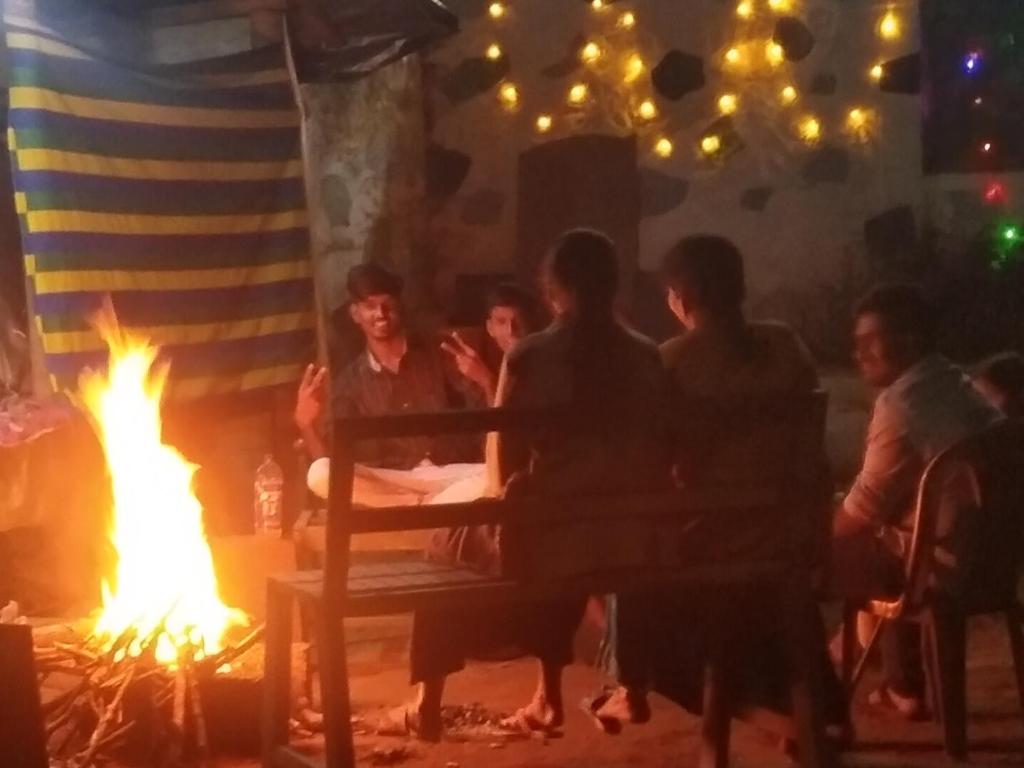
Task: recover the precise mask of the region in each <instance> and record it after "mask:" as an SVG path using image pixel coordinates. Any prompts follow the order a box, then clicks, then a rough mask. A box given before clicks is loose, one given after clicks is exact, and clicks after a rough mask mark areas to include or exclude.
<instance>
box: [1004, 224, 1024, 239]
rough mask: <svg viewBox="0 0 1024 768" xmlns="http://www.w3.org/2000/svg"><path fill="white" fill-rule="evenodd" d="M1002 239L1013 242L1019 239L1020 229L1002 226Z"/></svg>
mask: <svg viewBox="0 0 1024 768" xmlns="http://www.w3.org/2000/svg"><path fill="white" fill-rule="evenodd" d="M1003 240H1005V241H1006V242H1008V243H1014V242H1016V241H1017V240H1020V230H1019V229H1018V228H1017V227H1013V226H1010V227H1004V228H1003Z"/></svg>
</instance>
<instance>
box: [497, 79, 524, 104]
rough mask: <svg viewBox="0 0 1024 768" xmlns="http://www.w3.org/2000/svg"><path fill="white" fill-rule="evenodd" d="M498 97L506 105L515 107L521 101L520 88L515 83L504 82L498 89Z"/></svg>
mask: <svg viewBox="0 0 1024 768" xmlns="http://www.w3.org/2000/svg"><path fill="white" fill-rule="evenodd" d="M498 97H499V98H500V99H501V101H502V103H503V104H504V105H505V106H506V107H514V106H516V105H517V104H518V103H519V89H518V88H516V86H515V83H504V84H503V85H502V86H501V89H500V90H499V91H498Z"/></svg>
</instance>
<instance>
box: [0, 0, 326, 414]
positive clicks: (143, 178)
mask: <svg viewBox="0 0 1024 768" xmlns="http://www.w3.org/2000/svg"><path fill="white" fill-rule="evenodd" d="M15 7H21V8H24V3H23V2H22V3H17V6H16V4H15V3H10V2H9V3H8V7H7V9H6V12H5V24H6V39H7V46H8V51H9V57H10V58H9V61H10V121H9V128H8V140H9V146H10V149H11V152H12V166H13V172H14V188H15V195H16V202H17V208H18V212H19V215H20V217H21V222H22V240H23V246H24V253H25V265H26V272H27V274H28V277H29V291H30V293H31V303H32V310H33V312H34V315H35V320H36V324H37V330H38V332H39V335H40V337H41V339H42V343H43V348H44V352H45V360H46V366H47V369H48V372H49V374H50V376H51V378H52V380H53V383H54V384H55V385H56V386H57V387H60V388H74V386H75V383H76V380H77V376H78V373H79V371H80V370H81V369H82V368H83V367H85V366H101V365H103V363H104V360H105V351H104V348H103V345H102V342H101V341H100V339H99V337H98V335H97V334H96V333H95V332H94V331H93V330H92V329H91V328H90V325H89V320H88V318H89V316H90V314H91V313H92V312H93V311H94V310H95V309H96V308H97V307H98V306H99V304H100V302H101V301H102V299H103V297H104V296H105V295H107V294H109V295H110V296H111V297H112V299H113V303H114V307H115V309H116V310H117V313H118V317H119V319H120V320H121V322H122V324H123V325H125V326H128V327H130V328H132V329H137V330H138V331H140V332H142V333H144V334H146V335H148V336H149V337H151V338H152V339H153V340H154V341H155V342H156V343H158V344H160V345H161V346H162V347H163V348H164V352H165V353H166V354H167V356H168V357H169V359H170V361H171V376H170V384H169V395H170V396H171V397H173V398H175V399H191V398H196V397H203V396H207V395H214V394H226V393H232V392H240V391H247V390H255V389H260V388H264V387H269V386H274V385H278V384H284V383H287V382H290V381H293V380H295V379H297V377H298V375H299V373H300V369H301V364H302V362H303V361H304V360H306V359H307V358H308V357H309V355H310V353H311V349H312V347H313V343H314V330H313V329H314V325H315V318H314V311H313V289H312V279H311V267H310V260H309V243H308V231H307V224H306V209H305V201H304V196H303V181H302V162H301V156H300V141H299V129H298V114H297V110H296V108H295V103H294V99H293V96H292V91H291V86H290V83H289V80H288V73H287V70H286V69H285V66H284V57H283V52H282V51H281V50H280V49H279V48H267V49H260V50H258V51H253V52H250V53H246V54H241V55H235V56H230V57H224V58H220V59H214V60H206V61H203V62H198V63H190V64H187V65H175V66H164V67H160V68H153V67H144V66H139V65H135V64H132V63H128V62H127V61H126V60H125V59H121V60H118V59H116V58H115V57H114V56H108V55H107V54H105V53H100V52H98V51H105V50H107V49H108V46H104V45H103V44H102V43H103V41H102V39H101V40H99V41H98V43H99V44H98V45H96V42H97V41H96V40H95V36H93V37H92V38H91V39H90V42H92V43H94V46H95V47H90V48H88V49H87V48H85V47H84V46H83V45H82V44H81V43H76V40H77V41H81V40H83V39H84V38H83V35H82V34H81V29H82V27H81V26H80V24H81V22H80V20H79V19H76V18H61V19H56V18H54V19H41V18H40V17H39V16H35V17H32V18H28V17H26V16H25V15H24V14H21V15H18V14H15V13H14V12H13V10H12V9H13V8H15ZM116 49H117V45H116V43H115V42H114V41H110V43H109V50H116Z"/></svg>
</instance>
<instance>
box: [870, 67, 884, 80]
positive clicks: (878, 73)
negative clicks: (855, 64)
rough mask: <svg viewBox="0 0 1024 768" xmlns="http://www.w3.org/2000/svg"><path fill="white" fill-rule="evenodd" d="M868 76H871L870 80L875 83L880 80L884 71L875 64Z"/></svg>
mask: <svg viewBox="0 0 1024 768" xmlns="http://www.w3.org/2000/svg"><path fill="white" fill-rule="evenodd" d="M868 74H869V75H870V76H871V79H872V80H874V81H875V82H876V83H877V82H878V81H879V80H881V79H882V75H884V74H885V69H884V68H883V67H882V65H881V64H875V66H873V67H872V68H871V71H870V72H868Z"/></svg>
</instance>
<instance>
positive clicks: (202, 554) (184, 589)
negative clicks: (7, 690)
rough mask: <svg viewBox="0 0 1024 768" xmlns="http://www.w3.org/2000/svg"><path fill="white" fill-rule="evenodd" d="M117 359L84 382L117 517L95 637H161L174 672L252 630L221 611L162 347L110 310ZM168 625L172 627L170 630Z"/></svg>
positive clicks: (103, 332) (233, 613)
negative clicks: (171, 423)
mask: <svg viewBox="0 0 1024 768" xmlns="http://www.w3.org/2000/svg"><path fill="white" fill-rule="evenodd" d="M94 324H95V326H96V329H97V330H98V331H99V333H100V336H101V337H102V338H103V340H104V341H105V342H106V344H107V346H108V347H109V350H110V356H109V367H108V370H107V372H106V373H105V374H104V373H98V372H96V371H91V370H87V371H84V372H83V373H82V375H81V376H80V378H79V390H80V395H81V401H82V403H83V404H84V406H85V408H86V410H87V412H88V414H89V416H90V417H91V421H92V423H93V427H94V429H95V430H96V432H97V434H98V436H99V438H100V440H101V442H102V444H103V450H104V453H105V455H106V459H107V466H108V468H109V471H110V476H111V481H112V487H113V500H114V509H113V515H112V528H111V530H110V534H109V535H110V540H111V543H112V544H113V545H114V548H115V549H116V551H117V558H118V561H117V569H116V575H115V578H113V579H104V581H103V610H102V613H101V614H100V616H99V619H98V621H97V624H96V628H95V633H96V635H97V636H99V637H101V638H104V639H105V640H106V641H107V642H113V640H115V639H117V638H118V637H120V636H122V635H123V634H125V633H126V632H132V633H133V634H134V635H135V636H136V637H137V638H138V639H137V640H136V641H135V642H134V644H133V646H130V647H129V651H128V652H129V653H136V654H137V653H138V652H139V651H140V644H141V641H142V639H143V638H147V637H150V636H153V635H154V634H158V635H159V637H158V639H157V641H156V657H157V659H158V660H159V661H160V662H163V663H165V664H173V663H174V662H175V661H176V660H177V658H178V656H179V653H181V652H182V651H183V650H184V649H186V648H192V649H194V652H195V654H196V656H197V657H201V656H204V655H210V654H213V653H216V652H217V651H218V650H220V649H221V648H222V643H223V637H224V634H225V632H226V631H227V630H228V629H229V628H231V627H232V626H237V625H243V624H246V623H248V621H247V617H246V616H245V614H244V613H242V612H241V611H238V610H236V609H234V608H230V607H228V606H227V605H225V604H224V603H223V602H221V599H220V597H219V595H218V590H217V579H216V576H215V574H214V569H213V558H212V556H211V554H210V548H209V545H208V544H207V541H206V536H205V533H204V531H203V522H202V516H203V509H202V506H201V505H200V504H199V501H198V499H196V497H195V494H194V493H193V492H192V476H193V474H194V473H195V470H196V468H197V467H196V466H195V465H194V464H191V463H190V462H188V461H187V460H186V459H185V458H184V457H183V456H182V455H181V454H180V453H179V452H178V451H177V450H175V449H174V448H172V447H171V446H169V445H165V444H164V442H163V439H162V429H161V426H162V425H161V419H160V403H161V400H162V397H163V391H164V385H165V383H166V380H167V367H166V366H158V367H155V368H154V362H155V360H156V356H157V351H158V349H157V347H155V346H153V345H151V344H150V343H149V342H148V341H147V340H146V339H141V338H137V337H134V336H132V335H131V334H129V333H127V332H125V331H124V330H122V329H121V328H120V327H119V326H118V324H117V318H116V317H115V316H114V313H113V310H112V308H111V307H110V306H108V307H106V308H105V309H104V311H103V312H101V313H100V314H99V315H98V316H97V318H96V319H95V321H94ZM161 625H162V627H161Z"/></svg>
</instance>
